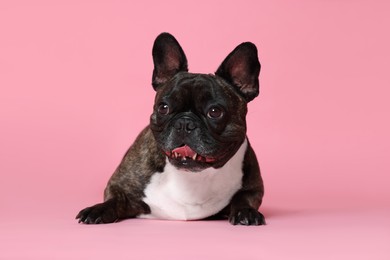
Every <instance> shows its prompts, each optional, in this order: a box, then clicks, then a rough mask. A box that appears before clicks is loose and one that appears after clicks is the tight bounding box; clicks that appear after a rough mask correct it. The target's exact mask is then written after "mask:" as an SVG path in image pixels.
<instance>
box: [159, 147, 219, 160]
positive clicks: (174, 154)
mask: <svg viewBox="0 0 390 260" xmlns="http://www.w3.org/2000/svg"><path fill="white" fill-rule="evenodd" d="M165 154H166V155H167V156H168V157H169V158H170V159H173V160H177V161H181V162H187V161H189V162H190V161H194V162H203V163H212V162H215V161H216V158H213V157H206V156H202V155H200V154H198V153H197V152H195V151H194V150H192V149H191V147H189V146H188V145H183V146H180V147H177V148H175V149H173V150H172V151H165Z"/></svg>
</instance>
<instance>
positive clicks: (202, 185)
mask: <svg viewBox="0 0 390 260" xmlns="http://www.w3.org/2000/svg"><path fill="white" fill-rule="evenodd" d="M152 54H153V62H154V70H153V76H152V86H153V88H154V90H155V91H156V96H155V103H154V107H153V113H152V115H151V117H150V124H149V125H148V126H147V127H146V128H145V129H144V130H143V131H142V132H141V133H140V134H139V135H138V137H137V138H136V140H135V142H134V143H133V144H132V145H131V147H130V148H129V150H128V151H127V153H126V154H125V156H124V158H123V159H122V161H121V163H120V164H119V166H118V168H117V169H116V171H115V172H114V174H113V175H112V176H111V178H110V180H109V181H108V184H107V187H106V189H105V191H104V202H103V203H100V204H96V205H94V206H92V207H88V208H85V209H83V210H81V211H80V213H79V214H78V215H77V217H76V219H79V223H81V222H82V223H85V224H100V223H112V222H116V221H118V220H122V219H126V218H157V219H167V220H199V219H228V220H229V222H230V223H231V224H233V225H237V224H241V225H263V224H265V219H264V216H263V215H262V214H261V213H260V212H259V211H258V208H259V206H260V204H261V202H262V197H263V193H264V187H263V181H262V178H261V175H260V169H259V165H258V162H257V159H256V155H255V153H254V151H253V149H252V147H251V145H250V144H249V141H248V138H247V136H246V114H247V103H248V102H250V101H252V100H253V99H254V98H255V97H256V96H258V94H259V79H258V77H259V73H260V63H259V60H258V57H257V48H256V46H255V45H254V44H253V43H250V42H244V43H242V44H240V45H238V46H237V47H236V48H235V49H234V50H233V51H232V52H231V53H230V54H229V55H228V56H227V57H226V59H225V60H224V61H223V62H222V64H221V65H220V66H219V68H218V69H217V71H216V72H215V74H197V73H189V72H188V66H187V58H186V56H185V54H184V52H183V49H182V48H181V46H180V45H179V43H178V41H177V40H176V39H175V38H174V37H173V36H172V35H171V34H169V33H162V34H160V35H159V36H158V37H157V38H156V40H155V42H154V46H153V51H152Z"/></svg>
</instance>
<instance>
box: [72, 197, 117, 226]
mask: <svg viewBox="0 0 390 260" xmlns="http://www.w3.org/2000/svg"><path fill="white" fill-rule="evenodd" d="M76 219H78V220H79V223H84V224H102V223H113V222H116V221H118V214H117V212H116V208H115V206H114V205H112V203H110V202H109V201H106V202H103V203H100V204H96V205H95V206H92V207H88V208H85V209H83V210H81V211H80V212H79V214H78V215H77V216H76Z"/></svg>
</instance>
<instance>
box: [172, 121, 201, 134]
mask: <svg viewBox="0 0 390 260" xmlns="http://www.w3.org/2000/svg"><path fill="white" fill-rule="evenodd" d="M174 127H175V129H176V130H177V131H178V132H180V131H186V132H187V133H191V131H192V130H194V129H195V128H196V124H195V123H194V121H193V120H192V119H191V118H189V117H182V118H180V119H178V120H177V121H176V122H175V125H174Z"/></svg>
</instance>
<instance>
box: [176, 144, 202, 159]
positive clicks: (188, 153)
mask: <svg viewBox="0 0 390 260" xmlns="http://www.w3.org/2000/svg"><path fill="white" fill-rule="evenodd" d="M172 152H174V153H178V154H181V155H182V156H185V157H192V156H194V155H195V154H196V152H194V151H193V150H192V149H191V148H190V147H189V146H187V145H184V146H182V147H178V148H176V149H173V151H172Z"/></svg>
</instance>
